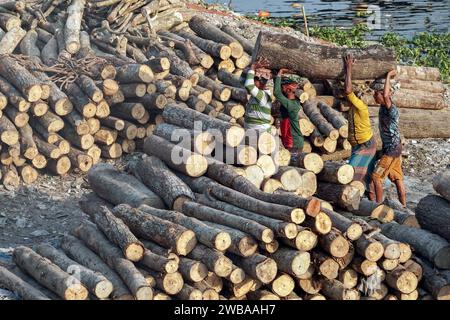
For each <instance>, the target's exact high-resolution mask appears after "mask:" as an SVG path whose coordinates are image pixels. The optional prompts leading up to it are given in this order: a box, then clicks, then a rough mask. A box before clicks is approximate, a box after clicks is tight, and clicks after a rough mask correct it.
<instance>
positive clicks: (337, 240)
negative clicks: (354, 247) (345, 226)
mask: <svg viewBox="0 0 450 320" xmlns="http://www.w3.org/2000/svg"><path fill="white" fill-rule="evenodd" d="M319 243H320V245H321V248H322V249H323V250H324V251H326V252H328V253H329V254H331V255H332V256H333V257H336V258H343V257H345V256H346V255H347V254H348V252H349V250H350V245H349V243H348V241H347V240H346V239H345V238H344V237H343V236H342V234H341V233H340V231H339V230H337V229H331V231H330V232H329V233H327V234H326V235H322V236H321V237H320V238H319Z"/></svg>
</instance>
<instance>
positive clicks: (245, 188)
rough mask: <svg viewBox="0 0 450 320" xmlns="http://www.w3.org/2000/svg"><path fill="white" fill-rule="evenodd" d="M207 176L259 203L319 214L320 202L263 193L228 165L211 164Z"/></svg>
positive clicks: (295, 196)
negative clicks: (279, 205) (274, 204)
mask: <svg viewBox="0 0 450 320" xmlns="http://www.w3.org/2000/svg"><path fill="white" fill-rule="evenodd" d="M207 175H208V176H209V177H210V178H212V179H214V180H216V181H218V182H220V183H221V184H223V185H225V186H227V187H230V188H233V189H234V190H236V191H239V192H242V193H243V194H246V195H248V196H250V197H252V198H256V199H258V200H261V201H267V202H270V203H278V204H283V205H286V206H290V207H293V208H301V209H303V210H304V213H306V214H308V215H310V216H315V215H317V214H318V213H319V212H320V202H319V201H318V200H316V199H312V198H311V199H306V198H302V197H299V196H297V195H293V194H269V193H265V192H263V191H261V190H259V189H257V188H256V187H255V186H254V185H252V184H251V183H249V182H248V181H247V180H246V178H244V177H240V176H239V175H238V174H236V173H235V172H234V171H233V169H232V167H231V166H228V165H223V164H211V165H210V166H209V168H208V171H207ZM250 210H252V209H250Z"/></svg>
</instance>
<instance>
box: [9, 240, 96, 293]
mask: <svg viewBox="0 0 450 320" xmlns="http://www.w3.org/2000/svg"><path fill="white" fill-rule="evenodd" d="M13 259H14V262H15V263H16V264H17V265H19V266H20V267H21V268H22V269H23V270H25V271H26V272H27V273H29V274H30V275H32V276H33V278H35V279H36V280H37V281H38V282H39V283H41V284H42V285H44V286H45V287H46V288H48V289H50V290H51V291H53V292H55V293H56V294H58V296H59V297H61V298H62V299H64V300H86V299H87V297H88V291H87V289H86V288H85V287H84V286H83V285H82V284H81V283H80V282H79V281H78V280H76V279H73V278H72V279H71V278H70V275H69V274H67V273H65V272H64V271H63V270H61V269H60V268H59V267H58V266H56V265H55V264H53V263H52V262H51V261H50V260H48V259H46V258H43V257H42V256H40V255H39V254H37V253H36V252H34V251H33V250H31V249H30V248H28V247H24V246H19V247H17V248H15V249H14V252H13Z"/></svg>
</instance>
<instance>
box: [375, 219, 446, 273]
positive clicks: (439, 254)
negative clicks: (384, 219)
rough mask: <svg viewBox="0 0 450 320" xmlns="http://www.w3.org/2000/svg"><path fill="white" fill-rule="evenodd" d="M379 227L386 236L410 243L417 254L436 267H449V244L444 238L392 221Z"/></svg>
mask: <svg viewBox="0 0 450 320" xmlns="http://www.w3.org/2000/svg"><path fill="white" fill-rule="evenodd" d="M381 229H382V232H383V234H384V235H386V236H387V237H389V238H391V239H394V240H397V241H400V242H404V243H407V244H409V245H411V246H412V247H413V248H414V250H415V251H416V252H417V253H418V254H420V255H421V256H423V257H425V258H427V259H428V260H429V261H431V262H432V263H433V264H434V265H436V266H437V267H438V268H442V269H446V268H449V265H450V258H449V251H450V246H449V244H448V242H447V241H446V240H445V239H444V238H442V237H440V236H438V235H435V234H433V233H430V232H428V231H426V230H424V229H416V228H410V227H407V226H402V225H397V224H394V223H388V224H383V225H381Z"/></svg>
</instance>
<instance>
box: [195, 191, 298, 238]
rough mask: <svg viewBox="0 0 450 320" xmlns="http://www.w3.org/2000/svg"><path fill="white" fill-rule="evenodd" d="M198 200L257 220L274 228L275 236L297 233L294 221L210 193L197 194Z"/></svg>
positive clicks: (290, 235)
mask: <svg viewBox="0 0 450 320" xmlns="http://www.w3.org/2000/svg"><path fill="white" fill-rule="evenodd" d="M196 200H197V202H199V203H201V204H204V205H207V206H209V207H211V208H215V209H218V210H222V211H225V212H227V213H230V214H233V215H236V216H240V217H243V218H246V219H249V220H253V221H256V222H258V223H259V224H261V225H264V226H266V227H268V228H269V229H271V230H273V232H274V234H275V236H277V237H284V238H287V239H294V238H295V237H296V235H297V227H296V225H295V224H293V223H288V222H283V221H281V220H277V219H273V218H270V217H266V216H263V215H260V214H257V213H255V212H252V211H248V210H245V209H242V208H239V207H237V206H234V205H231V204H229V203H227V202H223V201H219V200H217V199H216V198H214V197H213V196H212V195H210V194H209V193H208V194H205V195H197V197H196Z"/></svg>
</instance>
